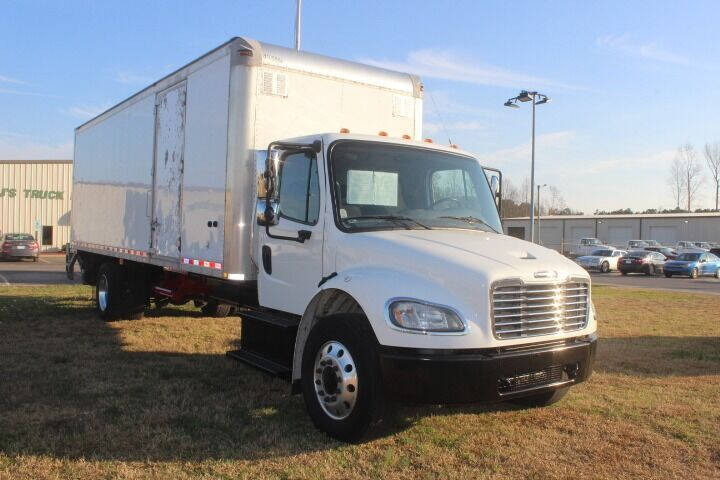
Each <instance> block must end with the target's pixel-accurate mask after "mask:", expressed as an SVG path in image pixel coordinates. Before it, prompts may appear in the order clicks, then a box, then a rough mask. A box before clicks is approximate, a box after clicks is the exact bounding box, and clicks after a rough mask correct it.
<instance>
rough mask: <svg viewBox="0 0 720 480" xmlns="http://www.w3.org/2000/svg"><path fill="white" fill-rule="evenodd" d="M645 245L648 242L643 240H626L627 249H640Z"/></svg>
mask: <svg viewBox="0 0 720 480" xmlns="http://www.w3.org/2000/svg"><path fill="white" fill-rule="evenodd" d="M647 246H649V244H648V243H647V242H646V241H645V240H628V242H627V249H628V250H641V249H643V248H645V247H647Z"/></svg>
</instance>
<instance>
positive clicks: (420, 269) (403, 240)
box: [335, 229, 589, 284]
mask: <svg viewBox="0 0 720 480" xmlns="http://www.w3.org/2000/svg"><path fill="white" fill-rule="evenodd" d="M335 260H336V268H337V270H338V271H343V270H345V269H349V268H354V267H361V266H362V267H367V266H370V265H374V266H380V267H383V268H393V269H395V270H404V271H408V272H412V273H414V274H416V275H423V276H427V277H428V278H434V279H438V280H439V281H440V282H442V283H448V282H449V283H454V282H452V280H450V279H454V280H455V281H458V282H465V281H473V283H475V284H477V282H478V280H485V281H487V282H493V281H495V280H498V279H502V278H508V277H515V278H517V277H520V278H522V279H524V280H526V281H539V279H542V281H548V280H554V279H563V278H566V277H567V276H570V275H572V276H576V277H583V278H589V277H588V274H587V272H586V271H585V270H584V269H582V268H581V267H580V266H578V265H577V264H576V263H575V262H572V261H571V260H569V259H567V258H566V257H564V256H562V255H560V254H559V253H558V252H556V251H554V250H550V249H548V248H544V247H541V246H539V245H535V244H532V243H529V242H526V241H523V240H519V239H517V238H514V237H510V236H507V235H501V234H497V233H489V232H483V231H477V230H461V229H433V230H390V231H380V232H362V233H352V234H348V235H344V236H343V237H342V238H341V239H340V242H339V244H338V250H337V254H336V259H335Z"/></svg>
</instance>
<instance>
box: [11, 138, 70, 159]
mask: <svg viewBox="0 0 720 480" xmlns="http://www.w3.org/2000/svg"><path fill="white" fill-rule="evenodd" d="M71 158H73V142H72V140H68V141H66V142H62V143H57V144H52V143H40V142H31V141H27V140H26V139H25V137H24V136H23V138H12V139H7V138H3V137H1V136H0V160H68V159H71Z"/></svg>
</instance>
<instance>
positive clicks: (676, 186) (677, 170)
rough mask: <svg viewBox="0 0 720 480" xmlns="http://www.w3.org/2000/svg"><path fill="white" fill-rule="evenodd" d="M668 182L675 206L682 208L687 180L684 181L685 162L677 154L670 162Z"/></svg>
mask: <svg viewBox="0 0 720 480" xmlns="http://www.w3.org/2000/svg"><path fill="white" fill-rule="evenodd" d="M667 183H668V186H669V187H670V190H671V191H672V194H673V198H674V199H675V206H676V208H677V209H678V210H680V201H681V200H682V197H683V192H684V191H685V187H684V186H685V182H684V181H683V162H682V160H681V159H680V158H679V157H677V156H676V157H675V158H673V161H672V163H671V164H670V175H669V176H668V179H667Z"/></svg>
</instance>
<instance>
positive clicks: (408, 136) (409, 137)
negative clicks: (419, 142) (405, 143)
mask: <svg viewBox="0 0 720 480" xmlns="http://www.w3.org/2000/svg"><path fill="white" fill-rule="evenodd" d="M402 138H403V139H404V140H410V139H411V138H412V137H411V136H410V135H408V134H407V133H406V134H405V135H403V136H402Z"/></svg>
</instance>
